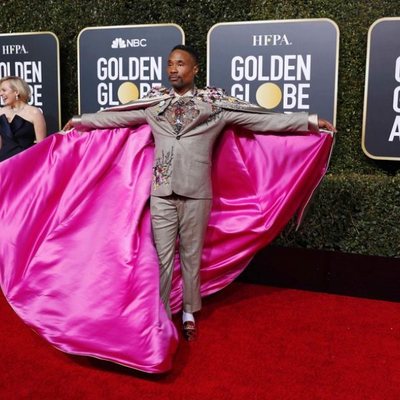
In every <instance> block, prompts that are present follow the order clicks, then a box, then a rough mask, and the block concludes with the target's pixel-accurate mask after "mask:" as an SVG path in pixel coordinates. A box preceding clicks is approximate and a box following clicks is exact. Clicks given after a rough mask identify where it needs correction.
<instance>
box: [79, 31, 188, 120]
mask: <svg viewBox="0 0 400 400" xmlns="http://www.w3.org/2000/svg"><path fill="white" fill-rule="evenodd" d="M162 26H174V27H176V28H178V30H179V31H180V32H181V34H182V44H185V39H186V38H185V32H184V31H183V29H182V27H181V26H179V25H178V24H173V23H168V24H148V25H146V24H141V25H110V26H91V27H87V28H83V29H82V30H81V31H80V32H79V34H78V37H77V39H76V49H77V53H76V59H77V70H78V71H77V72H78V113H79V114H81V112H82V111H81V68H80V58H79V51H80V44H79V41H80V37H81V35H82V34H83V33H84V32H85V31H88V30H100V29H126V28H152V27H162Z"/></svg>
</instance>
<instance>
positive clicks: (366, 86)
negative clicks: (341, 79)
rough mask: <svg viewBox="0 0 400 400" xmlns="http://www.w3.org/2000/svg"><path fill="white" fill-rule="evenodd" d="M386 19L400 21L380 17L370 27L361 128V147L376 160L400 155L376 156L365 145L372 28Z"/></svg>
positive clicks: (399, 19)
mask: <svg viewBox="0 0 400 400" xmlns="http://www.w3.org/2000/svg"><path fill="white" fill-rule="evenodd" d="M384 21H400V17H385V18H379V19H377V20H376V21H375V22H374V23H373V24H372V25H371V26H370V27H369V29H368V41H367V57H366V65H365V83H364V107H363V122H362V129H361V148H362V151H363V152H364V154H365V155H366V156H367V157H369V158H372V159H374V160H387V161H399V160H400V157H382V156H376V155H374V154H371V153H370V152H369V151H368V150H367V148H366V146H365V133H366V132H365V129H366V122H367V108H368V106H367V103H368V101H367V100H368V80H369V64H370V55H371V36H372V30H373V29H374V28H375V26H376V25H378V24H380V23H381V22H384Z"/></svg>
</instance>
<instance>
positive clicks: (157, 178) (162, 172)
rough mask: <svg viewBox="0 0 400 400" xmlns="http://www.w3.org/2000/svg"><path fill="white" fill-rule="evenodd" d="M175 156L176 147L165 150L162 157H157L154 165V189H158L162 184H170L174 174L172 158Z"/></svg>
mask: <svg viewBox="0 0 400 400" xmlns="http://www.w3.org/2000/svg"><path fill="white" fill-rule="evenodd" d="M173 158H174V149H173V148H172V149H171V150H170V151H168V152H167V153H164V150H163V151H162V153H161V157H159V158H157V159H156V161H155V163H154V166H153V189H154V190H156V189H157V188H158V187H160V186H161V185H167V184H169V181H170V178H171V174H172V168H171V166H172V159H173Z"/></svg>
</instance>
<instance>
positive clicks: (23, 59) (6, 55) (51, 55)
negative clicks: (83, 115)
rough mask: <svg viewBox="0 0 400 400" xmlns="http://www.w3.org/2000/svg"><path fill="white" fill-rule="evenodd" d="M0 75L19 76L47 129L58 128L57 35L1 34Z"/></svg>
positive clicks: (59, 123) (47, 33)
mask: <svg viewBox="0 0 400 400" xmlns="http://www.w3.org/2000/svg"><path fill="white" fill-rule="evenodd" d="M0 53H1V58H0V77H1V78H4V77H6V76H19V77H20V78H22V79H24V80H25V81H26V82H27V83H28V85H29V87H30V89H31V92H32V97H31V100H30V102H29V104H31V105H34V106H36V107H39V108H40V109H41V110H42V112H43V114H44V117H45V119H46V124H47V131H48V132H49V133H53V132H56V131H59V130H60V128H61V109H60V68H59V43H58V38H57V36H56V35H54V34H53V33H51V32H29V33H9V34H0Z"/></svg>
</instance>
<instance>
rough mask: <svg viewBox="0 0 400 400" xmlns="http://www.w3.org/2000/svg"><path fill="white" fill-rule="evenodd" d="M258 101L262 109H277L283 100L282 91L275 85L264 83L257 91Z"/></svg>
mask: <svg viewBox="0 0 400 400" xmlns="http://www.w3.org/2000/svg"><path fill="white" fill-rule="evenodd" d="M256 100H257V103H258V104H259V105H260V106H261V107H264V108H268V109H272V108H275V107H277V106H278V105H279V103H280V102H281V100H282V91H281V89H280V87H279V86H278V85H277V84H275V83H271V82H268V83H263V84H262V85H261V86H260V87H259V88H258V89H257V93H256Z"/></svg>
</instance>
